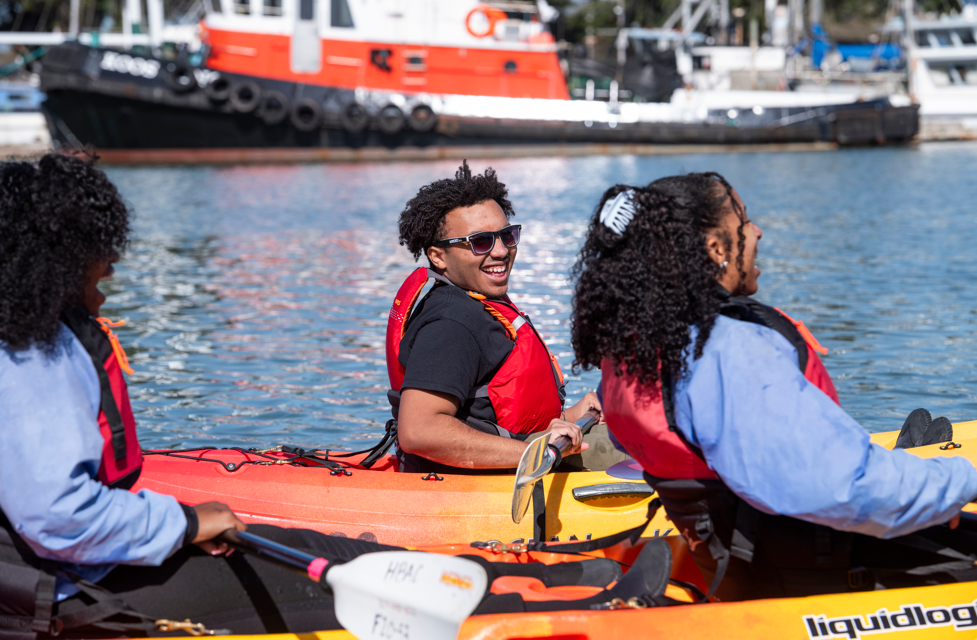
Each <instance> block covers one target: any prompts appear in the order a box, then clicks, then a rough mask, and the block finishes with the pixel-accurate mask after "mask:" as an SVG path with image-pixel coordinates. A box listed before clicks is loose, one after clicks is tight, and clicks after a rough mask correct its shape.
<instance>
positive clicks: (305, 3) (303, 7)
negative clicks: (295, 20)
mask: <svg viewBox="0 0 977 640" xmlns="http://www.w3.org/2000/svg"><path fill="white" fill-rule="evenodd" d="M314 19H315V3H314V0H300V1H299V20H314Z"/></svg>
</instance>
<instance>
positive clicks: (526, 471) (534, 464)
mask: <svg viewBox="0 0 977 640" xmlns="http://www.w3.org/2000/svg"><path fill="white" fill-rule="evenodd" d="M547 444H549V438H547V437H546V436H543V437H541V438H536V439H535V440H533V441H532V442H531V443H529V446H528V447H526V450H525V451H523V452H522V457H521V458H519V466H518V467H516V479H515V480H514V484H513V487H512V521H513V522H515V523H516V524H519V523H520V522H522V519H523V516H525V515H526V512H527V511H528V510H529V503H530V501H531V500H532V498H533V485H534V484H536V480H538V479H539V478H537V477H536V476H537V475H538V471H539V467H540V466H542V464H543V458H544V456H545V455H546V445H547Z"/></svg>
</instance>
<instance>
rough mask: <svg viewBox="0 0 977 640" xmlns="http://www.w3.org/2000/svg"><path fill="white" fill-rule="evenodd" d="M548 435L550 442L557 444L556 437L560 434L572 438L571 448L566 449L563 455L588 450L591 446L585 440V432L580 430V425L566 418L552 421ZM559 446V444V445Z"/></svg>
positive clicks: (547, 431) (547, 429)
mask: <svg viewBox="0 0 977 640" xmlns="http://www.w3.org/2000/svg"><path fill="white" fill-rule="evenodd" d="M544 433H546V437H547V438H549V444H552V445H556V439H557V438H559V437H560V436H566V437H567V438H569V440H570V449H569V450H567V451H565V452H564V453H563V455H565V456H569V455H572V454H574V453H580V452H581V451H586V450H587V448H588V447H589V446H590V445H589V444H587V443H586V442H584V441H583V433H581V431H580V427H578V426H577V425H575V424H573V423H572V422H567V421H566V420H560V419H559V418H554V419H553V420H551V421H550V426H548V427H547V428H546V431H545V432H544ZM557 446H558V445H557Z"/></svg>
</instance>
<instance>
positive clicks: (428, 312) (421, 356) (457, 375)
mask: <svg viewBox="0 0 977 640" xmlns="http://www.w3.org/2000/svg"><path fill="white" fill-rule="evenodd" d="M514 345H515V343H514V342H513V341H512V340H511V339H510V338H509V334H508V333H507V332H506V330H505V328H504V327H503V326H502V323H500V322H499V321H498V320H496V319H495V318H493V317H492V316H491V315H490V314H489V313H488V312H487V311H486V310H485V306H484V305H483V304H482V303H481V302H480V301H478V300H475V299H474V298H472V297H471V296H469V295H468V292H467V291H465V290H464V289H461V288H459V287H454V286H450V285H446V284H443V283H437V284H435V286H434V288H432V289H431V291H430V292H429V293H428V294H427V295H426V296H424V298H423V299H422V300H421V301H420V302H419V303H418V304H417V307H416V308H415V310H414V313H413V314H412V315H411V317H410V319H409V320H408V321H407V327H406V330H405V332H404V337H403V340H401V343H400V363H401V364H402V365H403V366H404V369H405V375H404V383H403V384H402V385H401V390H403V389H423V390H424V391H438V392H441V393H447V394H450V395H452V396H454V397H455V398H457V399H458V401H459V402H460V403H461V406H460V407H459V409H458V413H457V414H456V417H457V418H458V419H459V420H462V421H464V422H467V423H468V424H469V425H470V426H472V427H473V428H475V429H478V430H480V431H485V432H487V433H493V434H495V433H497V431H495V429H494V428H492V426H491V425H490V424H489V423H492V424H494V423H495V422H496V416H495V410H494V409H493V408H492V403H491V401H489V399H488V398H471V397H470V396H472V395H474V391H475V389H477V388H478V387H481V386H483V385H485V384H487V383H488V382H489V381H490V380H491V379H492V378H493V377H494V376H495V373H496V372H497V371H498V370H499V367H501V366H502V364H503V363H504V362H505V361H506V358H508V357H509V354H510V353H511V352H512V348H513V346H514ZM401 462H402V464H404V463H406V467H407V468H410V467H414V466H415V463H417V468H416V469H412V470H418V471H434V470H440V471H447V472H452V471H455V470H453V469H451V468H450V467H445V466H443V465H437V464H434V463H432V462H430V461H424V460H421V459H419V458H416V456H405V455H403V454H402V453H401ZM405 470H406V469H405Z"/></svg>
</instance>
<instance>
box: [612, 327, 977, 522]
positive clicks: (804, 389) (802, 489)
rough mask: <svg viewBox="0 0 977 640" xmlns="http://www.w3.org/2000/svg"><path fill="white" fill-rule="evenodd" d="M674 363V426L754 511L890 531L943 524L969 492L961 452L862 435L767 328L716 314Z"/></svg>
mask: <svg viewBox="0 0 977 640" xmlns="http://www.w3.org/2000/svg"><path fill="white" fill-rule="evenodd" d="M694 336H695V331H694V330H693V339H694ZM686 362H687V363H688V368H689V370H688V374H687V375H686V376H684V377H683V378H682V379H681V380H679V381H678V382H677V383H676V384H675V385H674V401H675V421H676V422H677V426H678V428H679V429H680V430H681V431H682V434H683V435H684V436H685V437H686V439H687V440H689V441H690V442H692V443H694V444H696V445H697V446H698V447H700V448H701V449H702V454H703V456H704V457H705V459H706V463H707V464H708V465H709V468H710V469H712V470H713V471H714V472H715V473H716V474H717V475H718V476H719V477H720V478H721V479H722V480H723V482H725V483H726V485H727V486H728V487H729V488H730V489H731V490H732V491H733V492H734V493H736V495H738V496H739V497H741V498H743V499H744V500H746V501H747V502H748V503H750V504H751V505H753V506H754V507H756V508H757V509H759V510H760V511H763V512H765V513H770V514H780V515H785V516H793V517H795V518H798V519H800V520H806V521H808V522H813V523H816V524H822V525H826V526H829V527H831V528H833V529H838V530H841V531H855V532H858V533H864V534H867V535H871V536H875V537H879V538H892V537H895V536H900V535H904V534H907V533H911V532H913V531H917V530H919V529H925V528H926V527H930V526H933V525H936V524H942V523H944V522H947V521H948V520H949V519H950V518H951V517H953V516H954V515H956V514H957V512H958V511H959V510H960V508H961V507H963V506H964V505H965V504H967V503H968V502H970V501H972V500H974V499H977V469H975V468H974V465H973V464H971V463H970V461H969V460H967V459H966V458H962V457H954V458H930V459H923V458H919V457H917V456H914V455H912V454H911V453H907V452H906V451H903V450H895V451H890V450H888V449H884V448H883V447H880V446H878V445H876V444H872V442H871V441H870V439H869V434H868V433H867V432H866V431H865V429H863V428H862V426H861V425H859V424H858V423H857V422H855V420H854V419H853V418H852V417H851V416H849V415H848V414H847V413H845V411H844V410H843V409H842V408H841V407H839V406H838V405H837V404H835V403H834V401H832V400H831V398H829V397H828V396H827V395H825V394H824V393H823V392H822V391H821V390H820V389H818V388H817V387H815V386H814V385H813V384H811V383H810V382H808V381H807V379H806V378H805V377H804V374H803V373H802V372H801V370H800V369H799V368H798V365H797V351H796V349H794V347H793V346H792V345H791V344H790V343H789V342H787V340H786V339H785V338H784V337H783V336H781V335H780V334H779V333H777V332H776V331H774V330H773V329H768V328H767V327H763V326H760V325H758V324H753V323H749V322H741V321H738V320H732V319H730V318H727V317H725V316H718V317H717V318H716V324H715V325H714V327H713V330H712V333H711V335H710V336H709V340H708V341H707V342H706V345H705V348H704V349H703V353H702V357H701V358H699V359H698V360H695V359H693V358H692V356H691V355H690V356H688V357H687V360H686ZM618 448H620V447H618Z"/></svg>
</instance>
